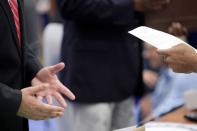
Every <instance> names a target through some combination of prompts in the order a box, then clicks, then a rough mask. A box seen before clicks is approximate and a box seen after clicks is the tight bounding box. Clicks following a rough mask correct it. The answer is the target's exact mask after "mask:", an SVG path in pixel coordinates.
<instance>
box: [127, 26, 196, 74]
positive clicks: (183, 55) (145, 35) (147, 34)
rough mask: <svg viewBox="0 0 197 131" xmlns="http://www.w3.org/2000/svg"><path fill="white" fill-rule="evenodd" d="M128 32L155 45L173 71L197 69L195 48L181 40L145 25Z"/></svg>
mask: <svg viewBox="0 0 197 131" xmlns="http://www.w3.org/2000/svg"><path fill="white" fill-rule="evenodd" d="M129 33H130V34H132V35H134V36H136V37H137V38H139V39H141V40H143V41H145V42H147V43H148V44H150V45H152V46H154V47H156V48H157V49H158V51H157V52H158V54H160V55H163V56H164V57H165V60H164V62H165V63H166V64H168V65H169V66H170V67H171V68H172V69H173V71H175V72H183V73H190V72H195V71H197V53H196V49H195V48H193V47H192V46H190V45H189V44H187V43H186V42H184V41H183V40H181V39H179V38H177V37H175V36H172V35H170V34H167V33H164V32H162V31H158V30H155V29H151V28H149V27H145V26H141V27H138V28H136V29H134V30H132V31H130V32H129Z"/></svg>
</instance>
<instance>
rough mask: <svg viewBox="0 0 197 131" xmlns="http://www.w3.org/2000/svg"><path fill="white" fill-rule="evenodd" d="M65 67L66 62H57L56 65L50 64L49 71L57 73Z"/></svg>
mask: <svg viewBox="0 0 197 131" xmlns="http://www.w3.org/2000/svg"><path fill="white" fill-rule="evenodd" d="M64 67H65V64H64V63H63V62H61V63H59V64H56V65H53V66H50V67H49V68H48V69H49V71H50V72H51V73H52V74H53V75H55V74H56V73H58V72H60V71H61V70H62V69H64Z"/></svg>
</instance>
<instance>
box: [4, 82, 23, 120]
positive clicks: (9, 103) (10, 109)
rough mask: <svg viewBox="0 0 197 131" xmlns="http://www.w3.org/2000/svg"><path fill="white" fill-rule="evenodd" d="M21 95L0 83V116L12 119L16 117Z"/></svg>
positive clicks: (18, 91) (19, 92)
mask: <svg viewBox="0 0 197 131" xmlns="http://www.w3.org/2000/svg"><path fill="white" fill-rule="evenodd" d="M21 99H22V93H21V91H20V90H14V89H11V88H10V87H8V86H7V85H5V84H2V83H0V105H1V108H0V116H2V117H3V118H6V119H12V118H13V117H15V116H16V114H17V112H18V109H19V107H20V104H21Z"/></svg>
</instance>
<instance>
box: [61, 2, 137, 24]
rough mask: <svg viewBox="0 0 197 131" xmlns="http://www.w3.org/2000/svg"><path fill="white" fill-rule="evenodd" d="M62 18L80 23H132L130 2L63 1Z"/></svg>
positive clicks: (132, 11)
mask: <svg viewBox="0 0 197 131" xmlns="http://www.w3.org/2000/svg"><path fill="white" fill-rule="evenodd" d="M61 6H62V11H61V12H62V16H63V17H64V18H65V19H72V20H73V19H74V20H77V21H80V22H96V23H99V24H117V25H128V24H131V23H132V22H133V17H134V6H133V1H132V0H64V1H63V2H62V3H61Z"/></svg>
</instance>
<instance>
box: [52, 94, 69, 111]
mask: <svg viewBox="0 0 197 131" xmlns="http://www.w3.org/2000/svg"><path fill="white" fill-rule="evenodd" d="M54 97H55V99H56V100H57V101H58V103H59V104H60V105H61V106H62V107H63V108H66V107H67V104H66V101H65V99H64V98H63V97H62V95H60V94H59V93H54Z"/></svg>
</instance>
